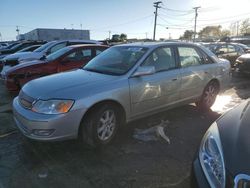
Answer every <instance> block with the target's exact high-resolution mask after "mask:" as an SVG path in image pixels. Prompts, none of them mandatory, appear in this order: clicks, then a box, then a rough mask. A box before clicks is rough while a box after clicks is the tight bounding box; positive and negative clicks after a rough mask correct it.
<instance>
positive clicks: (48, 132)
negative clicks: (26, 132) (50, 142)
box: [32, 129, 55, 136]
mask: <svg viewBox="0 0 250 188" xmlns="http://www.w3.org/2000/svg"><path fill="white" fill-rule="evenodd" d="M54 131H55V129H35V130H33V131H32V134H34V135H36V136H50V135H52V133H53V132H54Z"/></svg>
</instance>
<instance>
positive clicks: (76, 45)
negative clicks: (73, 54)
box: [68, 44, 108, 48]
mask: <svg viewBox="0 0 250 188" xmlns="http://www.w3.org/2000/svg"><path fill="white" fill-rule="evenodd" d="M87 46H92V47H100V46H101V47H108V46H106V45H100V44H74V45H70V46H68V47H70V48H81V47H87Z"/></svg>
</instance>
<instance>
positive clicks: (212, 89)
mask: <svg viewBox="0 0 250 188" xmlns="http://www.w3.org/2000/svg"><path fill="white" fill-rule="evenodd" d="M218 93H219V85H218V83H217V82H210V83H209V84H208V85H207V86H206V87H205V89H204V91H203V94H202V96H201V99H200V101H198V102H196V106H197V107H198V108H200V109H202V110H208V109H210V108H211V106H213V104H214V102H215V100H216V97H217V95H218Z"/></svg>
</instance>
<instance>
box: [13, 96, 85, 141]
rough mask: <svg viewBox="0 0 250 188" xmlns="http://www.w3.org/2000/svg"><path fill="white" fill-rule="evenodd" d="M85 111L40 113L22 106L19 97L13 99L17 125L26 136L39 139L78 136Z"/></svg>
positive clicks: (61, 138)
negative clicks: (52, 113) (53, 113)
mask: <svg viewBox="0 0 250 188" xmlns="http://www.w3.org/2000/svg"><path fill="white" fill-rule="evenodd" d="M85 111H86V110H84V109H83V110H79V109H78V110H71V111H69V112H68V113H65V114H59V115H47V114H39V113H36V112H33V111H31V110H29V109H26V108H24V107H23V106H21V105H20V103H19V100H18V97H16V98H15V99H14V100H13V115H14V120H15V123H16V126H17V127H18V129H19V130H20V131H21V132H22V133H23V134H24V135H25V136H26V137H28V138H30V139H34V140H39V141H59V140H68V139H74V138H77V137H78V130H79V126H80V123H81V119H82V117H83V114H84V113H85ZM38 132H39V134H38ZM41 132H43V133H45V132H47V133H49V135H45V134H40V133H41Z"/></svg>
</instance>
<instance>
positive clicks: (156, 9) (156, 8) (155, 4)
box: [153, 1, 162, 40]
mask: <svg viewBox="0 0 250 188" xmlns="http://www.w3.org/2000/svg"><path fill="white" fill-rule="evenodd" d="M161 3H162V2H161V1H156V2H154V7H155V12H154V13H155V24H154V36H153V40H155V32H156V22H157V14H158V8H161V7H160V6H159V4H161Z"/></svg>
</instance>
